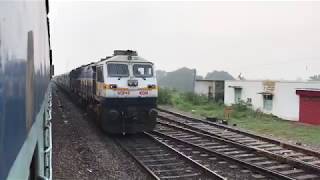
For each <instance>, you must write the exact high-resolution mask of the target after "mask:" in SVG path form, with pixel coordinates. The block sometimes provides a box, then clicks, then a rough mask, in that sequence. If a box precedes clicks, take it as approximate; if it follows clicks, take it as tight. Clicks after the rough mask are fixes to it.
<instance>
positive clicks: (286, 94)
mask: <svg viewBox="0 0 320 180" xmlns="http://www.w3.org/2000/svg"><path fill="white" fill-rule="evenodd" d="M233 87H242V96H241V100H243V101H244V102H246V101H247V99H248V98H251V99H252V101H251V102H252V107H253V109H260V110H262V111H263V112H265V113H271V114H273V115H276V116H278V117H280V118H283V119H287V120H293V121H298V120H299V96H298V95H297V94H296V90H297V89H307V88H314V89H320V82H285V81H283V82H280V81H277V82H276V83H275V89H274V96H273V106H272V110H271V111H267V110H265V109H263V96H262V95H261V94H258V93H261V92H263V91H264V85H263V81H226V82H225V97H224V102H225V104H226V105H232V104H234V103H235V99H234V88H233Z"/></svg>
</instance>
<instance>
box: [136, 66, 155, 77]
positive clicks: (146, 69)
mask: <svg viewBox="0 0 320 180" xmlns="http://www.w3.org/2000/svg"><path fill="white" fill-rule="evenodd" d="M133 75H134V76H136V77H152V76H153V69H152V66H151V65H150V64H134V65H133Z"/></svg>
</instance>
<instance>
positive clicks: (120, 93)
mask: <svg viewBox="0 0 320 180" xmlns="http://www.w3.org/2000/svg"><path fill="white" fill-rule="evenodd" d="M117 93H118V95H120V96H123V95H129V94H130V93H129V91H128V90H118V91H117Z"/></svg>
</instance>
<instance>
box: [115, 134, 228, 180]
mask: <svg viewBox="0 0 320 180" xmlns="http://www.w3.org/2000/svg"><path fill="white" fill-rule="evenodd" d="M144 135H145V137H146V138H148V139H150V140H152V141H153V142H154V143H156V144H159V146H160V147H162V148H165V149H166V150H168V151H170V152H172V153H173V154H175V155H176V156H177V157H179V158H180V159H183V160H184V161H186V162H188V163H189V164H190V165H191V166H192V167H193V168H195V169H198V170H200V171H201V172H202V173H203V175H206V176H208V177H210V179H216V180H224V179H225V178H224V177H222V176H221V175H219V174H217V173H215V172H213V171H211V170H210V169H208V168H206V167H205V166H203V165H201V164H200V163H198V162H196V161H194V160H192V159H191V158H189V157H187V156H186V155H184V154H182V153H181V152H179V151H177V150H176V149H174V148H172V147H170V146H168V145H167V144H165V143H164V142H161V141H160V140H158V139H156V138H155V137H153V136H152V135H151V134H149V133H147V132H144ZM116 143H117V144H118V145H119V146H120V147H121V148H122V149H124V150H125V151H126V152H127V153H128V154H129V155H130V156H131V157H132V158H133V159H134V160H135V161H136V162H137V163H138V164H139V165H140V166H141V167H142V168H143V169H145V170H146V171H147V172H148V173H149V175H150V176H151V177H152V178H153V179H161V177H159V176H158V175H156V173H155V172H153V170H152V169H150V168H149V167H148V165H147V164H145V163H144V162H143V161H142V160H140V159H139V158H138V157H137V156H136V155H135V154H134V153H132V152H131V151H130V150H129V149H128V148H127V147H126V146H125V145H123V144H122V143H121V142H120V140H119V139H116Z"/></svg>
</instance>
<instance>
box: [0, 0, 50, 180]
mask: <svg viewBox="0 0 320 180" xmlns="http://www.w3.org/2000/svg"><path fill="white" fill-rule="evenodd" d="M48 13H49V4H48V0H37V1H29V0H15V1H0V180H5V179H8V180H22V179H28V180H35V179H47V180H50V179H52V167H51V159H52V153H51V150H52V148H51V147H52V146H51V145H52V142H51V109H52V108H51V105H52V103H51V99H52V98H51V87H50V79H51V76H52V72H53V71H52V67H53V66H51V64H52V58H51V49H50V36H49V35H50V34H49V19H48Z"/></svg>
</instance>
